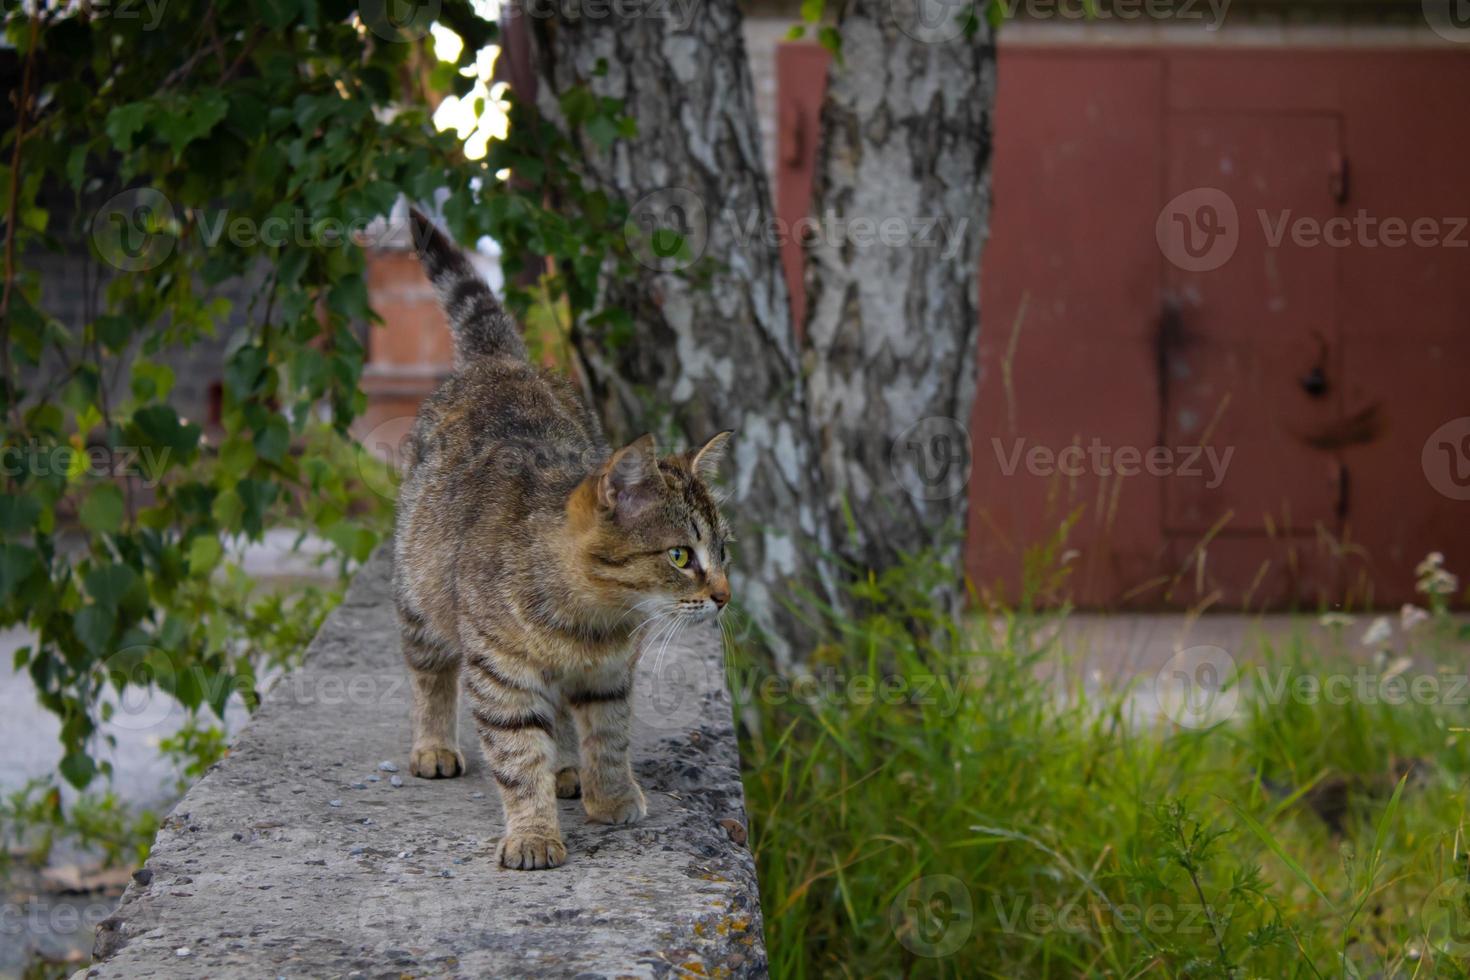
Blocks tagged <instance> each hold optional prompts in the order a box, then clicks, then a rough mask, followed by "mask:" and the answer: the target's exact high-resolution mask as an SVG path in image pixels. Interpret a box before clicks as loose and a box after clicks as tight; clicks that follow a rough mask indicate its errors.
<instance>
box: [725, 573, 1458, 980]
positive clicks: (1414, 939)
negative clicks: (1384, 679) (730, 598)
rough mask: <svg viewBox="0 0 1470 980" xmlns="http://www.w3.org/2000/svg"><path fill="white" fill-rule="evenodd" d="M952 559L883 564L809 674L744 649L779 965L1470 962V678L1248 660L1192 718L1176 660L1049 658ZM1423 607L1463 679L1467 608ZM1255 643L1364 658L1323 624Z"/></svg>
mask: <svg viewBox="0 0 1470 980" xmlns="http://www.w3.org/2000/svg"><path fill="white" fill-rule="evenodd" d="M934 574H936V572H935V570H933V569H932V568H931V569H926V568H923V567H910V568H904V569H897V570H894V571H893V572H891V573H889V574H888V575H886V576H884V577H882V578H881V579H878V580H874V581H870V582H868V583H864V584H863V585H862V587H861V589H860V593H861V594H860V596H859V598H860V600H861V601H862V602H864V603H865V608H867V609H868V610H869V611H868V612H867V613H865V614H863V615H861V616H860V617H859V618H858V619H856V620H852V619H847V620H840V619H835V618H833V619H830V621H829V627H828V629H829V632H830V634H831V641H830V642H829V643H826V644H824V645H823V646H821V647H820V648H819V649H818V650H817V651H816V654H815V655H814V657H813V659H812V662H811V664H810V669H811V671H812V673H813V677H812V678H811V679H809V680H808V682H806V683H805V686H803V685H797V686H796V687H795V688H793V687H792V686H791V683H790V681H789V679H784V680H783V679H778V678H776V677H775V675H773V674H771V673H769V671H767V670H766V669H764V668H763V667H761V666H760V665H759V664H757V663H753V662H751V661H750V660H749V659H746V658H742V657H740V656H738V655H736V654H733V653H732V663H731V668H732V679H733V680H734V686H735V688H736V691H737V694H736V699H737V702H738V703H737V712H738V717H739V718H740V720H741V722H742V729H743V732H742V745H741V749H742V757H743V760H744V764H745V767H746V772H745V789H746V796H747V803H748V806H749V808H750V818H751V837H750V842H751V846H752V848H753V850H754V853H755V855H756V860H757V864H758V869H759V874H760V885H761V892H762V896H761V900H762V907H763V911H764V916H765V929H766V939H767V945H768V952H769V955H770V963H771V972H772V975H773V976H776V977H815V976H853V977H869V976H910V975H914V976H965V977H971V976H979V977H1029V976H1038V977H1046V976H1054V977H1142V976H1148V977H1172V976H1184V977H1241V978H1244V977H1466V976H1470V935H1467V934H1466V933H1467V932H1470V915H1467V912H1470V899H1467V898H1466V894H1467V892H1470V866H1467V861H1466V849H1467V846H1470V845H1467V842H1466V840H1465V839H1464V838H1465V830H1466V828H1467V826H1470V821H1467V803H1466V786H1467V779H1470V728H1467V726H1470V708H1467V707H1466V705H1465V703H1464V702H1465V699H1466V698H1470V691H1460V692H1459V696H1458V700H1457V703H1453V704H1444V703H1438V704H1428V705H1426V704H1422V703H1417V702H1415V701H1413V700H1412V699H1411V700H1410V701H1409V703H1406V704H1401V705H1394V704H1388V703H1384V702H1383V701H1382V700H1381V699H1370V698H1363V697H1358V696H1352V697H1349V698H1346V699H1343V698H1334V699H1332V700H1331V701H1329V700H1328V699H1317V700H1316V702H1315V703H1309V702H1311V701H1312V699H1311V698H1302V697H1295V698H1293V697H1285V698H1275V699H1273V698H1272V697H1271V696H1270V694H1269V691H1268V690H1266V689H1265V685H1262V684H1260V683H1254V684H1242V685H1239V686H1238V687H1237V688H1236V690H1237V692H1238V696H1239V701H1238V704H1237V707H1236V710H1235V711H1234V713H1233V714H1232V715H1231V716H1230V717H1229V719H1228V720H1226V721H1224V722H1222V723H1221V724H1218V725H1216V726H1215V727H1212V728H1209V729H1205V730H1190V729H1187V728H1181V727H1178V726H1176V725H1174V724H1173V723H1172V722H1171V721H1169V720H1168V719H1167V718H1160V717H1159V716H1158V712H1157V710H1156V709H1155V708H1154V704H1155V702H1154V701H1153V699H1152V696H1151V692H1150V690H1149V689H1150V688H1151V684H1152V681H1151V679H1145V682H1140V683H1138V684H1135V685H1132V686H1131V688H1130V689H1125V690H1120V691H1117V692H1116V693H1110V694H1106V695H1097V694H1090V693H1088V692H1086V691H1084V690H1082V689H1081V688H1080V687H1079V686H1076V685H1073V686H1071V687H1068V688H1067V689H1065V690H1061V689H1059V688H1058V686H1057V684H1056V683H1050V684H1048V683H1042V682H1040V681H1038V680H1037V679H1036V678H1037V669H1038V667H1039V666H1041V665H1043V664H1049V663H1055V662H1056V661H1058V660H1061V661H1063V662H1064V661H1065V659H1066V657H1067V651H1065V650H1060V649H1057V648H1055V647H1053V646H1051V645H1049V644H1048V643H1047V642H1045V641H1043V640H1042V639H1041V637H1042V636H1043V635H1051V633H1050V632H1047V631H1043V630H1042V629H1041V627H1042V626H1043V625H1044V624H1045V620H1046V617H1045V616H1041V615H1028V616H1015V615H1010V616H1005V615H1001V622H1002V623H1003V624H1004V628H1003V629H996V630H991V629H985V628H978V627H977V625H976V623H975V622H970V623H967V624H965V625H961V624H957V623H956V622H955V621H953V620H951V619H949V618H947V617H946V616H945V615H943V614H941V613H940V612H938V611H936V610H935V609H933V608H932V607H931V605H930V604H929V602H928V601H927V599H926V598H925V588H926V585H925V583H926V582H927V581H930V580H931V579H930V578H928V576H932V575H934ZM1437 608H1438V609H1440V610H1441V613H1442V608H1443V604H1442V602H1440V603H1438V604H1437ZM916 635H918V636H922V637H923V639H915V636H916ZM1416 635H1418V636H1420V637H1425V636H1429V637H1435V639H1432V640H1431V641H1430V642H1425V641H1424V640H1423V639H1421V640H1420V641H1419V643H1418V648H1417V649H1416V654H1418V655H1420V656H1421V657H1422V656H1426V655H1427V656H1429V657H1438V658H1440V659H1441V661H1442V663H1443V668H1442V670H1441V673H1440V675H1439V676H1440V680H1441V682H1442V683H1441V685H1440V687H1439V690H1440V692H1441V694H1440V695H1439V700H1440V701H1441V702H1442V701H1445V700H1456V699H1455V698H1452V697H1450V695H1452V694H1453V693H1454V691H1453V690H1452V689H1453V686H1454V685H1453V683H1452V682H1446V678H1450V677H1452V676H1454V675H1463V674H1464V672H1465V671H1466V669H1467V667H1466V665H1465V659H1464V647H1463V646H1462V645H1461V644H1460V642H1459V641H1460V639H1462V638H1460V637H1457V636H1455V635H1454V627H1453V623H1452V621H1450V620H1449V619H1448V617H1446V616H1444V615H1442V614H1441V615H1439V616H1436V617H1435V619H1433V620H1432V621H1431V622H1429V623H1427V624H1425V625H1424V626H1423V627H1421V628H1420V631H1419V632H1418V633H1416ZM1454 657H1458V660H1455V659H1452V658H1454ZM1250 660H1251V663H1250V669H1249V670H1246V671H1244V673H1248V674H1254V673H1255V671H1256V670H1258V669H1265V670H1266V671H1268V674H1267V676H1268V677H1272V678H1279V677H1280V676H1282V674H1281V671H1283V670H1286V669H1290V670H1291V671H1292V672H1293V675H1294V676H1301V675H1311V676H1314V677H1325V676H1327V675H1330V674H1341V673H1344V672H1345V668H1344V665H1343V663H1342V661H1341V660H1340V659H1339V660H1337V661H1333V660H1331V659H1329V658H1328V656H1327V654H1326V653H1325V652H1322V651H1318V650H1315V649H1313V648H1311V647H1310V646H1309V645H1308V643H1307V641H1305V640H1300V641H1296V642H1294V643H1292V644H1289V645H1286V646H1285V647H1283V648H1264V647H1263V648H1262V649H1261V650H1260V651H1259V652H1255V653H1252V654H1251V658H1250ZM1425 671H1430V672H1432V671H1433V668H1432V667H1422V666H1421V667H1414V668H1411V669H1410V670H1408V671H1407V672H1406V673H1405V675H1404V676H1405V677H1410V676H1414V675H1418V674H1421V673H1424V672H1425ZM1057 676H1060V677H1063V678H1066V677H1069V676H1075V674H1074V673H1073V672H1068V671H1066V670H1062V671H1058V672H1057ZM1063 683H1066V682H1065V681H1063ZM882 685H887V687H883V686H882ZM923 685H928V686H927V689H926V690H927V696H924V694H923V693H921V692H920V690H919V689H920V687H921V686H923ZM1334 702H1342V703H1334ZM1334 828H1336V830H1335V829H1334ZM1426 906H1427V908H1428V909H1429V913H1428V914H1426V913H1425V911H1424V910H1425V909H1426ZM1451 927H1455V928H1457V929H1458V930H1460V931H1458V932H1452V931H1451ZM1456 935H1458V936H1459V937H1460V939H1462V940H1465V942H1456V941H1455V940H1454V938H1453V937H1454V936H1456Z"/></svg>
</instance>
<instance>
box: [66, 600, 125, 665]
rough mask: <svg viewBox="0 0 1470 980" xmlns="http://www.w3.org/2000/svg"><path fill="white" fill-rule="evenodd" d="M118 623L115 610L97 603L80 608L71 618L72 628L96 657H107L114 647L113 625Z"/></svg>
mask: <svg viewBox="0 0 1470 980" xmlns="http://www.w3.org/2000/svg"><path fill="white" fill-rule="evenodd" d="M116 625H117V613H116V611H115V610H112V609H108V608H107V607H105V606H99V605H97V604H96V603H92V604H90V605H86V606H83V607H82V608H80V609H78V610H77V611H76V613H75V614H74V615H73V616H72V619H71V628H72V630H73V631H74V632H75V633H76V634H77V639H78V640H80V641H81V642H82V646H84V647H86V648H87V650H88V652H89V653H91V654H92V656H94V657H105V656H107V654H108V651H109V649H110V648H111V647H112V633H113V627H115V626H116Z"/></svg>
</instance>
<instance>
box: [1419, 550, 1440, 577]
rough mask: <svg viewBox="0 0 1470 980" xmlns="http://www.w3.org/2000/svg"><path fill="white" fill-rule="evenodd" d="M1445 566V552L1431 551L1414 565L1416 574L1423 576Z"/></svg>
mask: <svg viewBox="0 0 1470 980" xmlns="http://www.w3.org/2000/svg"><path fill="white" fill-rule="evenodd" d="M1443 567H1444V553H1443V552H1439V551H1431V552H1430V553H1429V554H1427V555H1425V556H1424V560H1423V561H1421V562H1420V563H1419V564H1418V565H1416V566H1415V567H1414V574H1415V575H1417V576H1419V577H1420V578H1423V577H1424V576H1426V575H1428V574H1429V573H1430V572H1437V571H1439V570H1440V569H1441V568H1443Z"/></svg>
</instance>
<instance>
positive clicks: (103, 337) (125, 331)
mask: <svg viewBox="0 0 1470 980" xmlns="http://www.w3.org/2000/svg"><path fill="white" fill-rule="evenodd" d="M92 329H93V330H94V331H96V334H97V339H98V340H100V341H101V342H102V346H104V347H106V348H107V349H108V350H110V351H112V352H113V353H114V354H116V353H119V352H121V351H122V349H123V348H124V347H126V346H127V345H128V340H129V339H131V337H132V336H133V321H132V320H130V319H129V318H128V317H125V316H118V315H116V314H112V313H104V314H102V315H101V316H99V317H98V318H97V319H96V320H94V321H93V322H92Z"/></svg>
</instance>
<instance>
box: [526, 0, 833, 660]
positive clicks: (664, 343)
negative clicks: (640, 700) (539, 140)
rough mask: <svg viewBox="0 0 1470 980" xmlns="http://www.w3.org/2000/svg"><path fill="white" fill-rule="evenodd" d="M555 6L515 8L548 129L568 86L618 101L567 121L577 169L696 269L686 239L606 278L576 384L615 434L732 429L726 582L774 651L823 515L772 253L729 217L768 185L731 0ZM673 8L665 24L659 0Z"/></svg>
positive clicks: (781, 652) (827, 586)
mask: <svg viewBox="0 0 1470 980" xmlns="http://www.w3.org/2000/svg"><path fill="white" fill-rule="evenodd" d="M556 9H557V10H558V11H559V13H557V14H556V15H555V16H553V17H550V18H539V17H538V18H536V19H533V20H532V21H531V30H530V35H531V46H532V49H533V57H534V60H535V63H536V71H537V77H538V79H539V85H538V86H537V91H538V95H537V106H538V108H539V109H540V111H541V112H542V114H543V115H544V116H546V117H547V118H548V119H551V120H553V121H556V122H558V123H559V124H561V125H562V128H563V129H565V128H566V127H565V123H564V121H563V120H562V118H561V114H560V110H559V108H558V96H559V95H560V94H562V93H565V92H566V91H568V89H570V88H571V87H573V86H576V85H583V86H586V87H587V88H588V89H590V90H591V91H592V92H594V93H595V94H597V95H599V96H606V97H612V98H616V99H620V100H622V101H623V103H624V111H625V112H626V113H627V114H629V115H631V116H632V117H633V118H634V119H635V120H637V124H638V134H637V136H636V137H634V138H632V139H620V140H618V141H617V142H615V143H614V144H613V145H612V147H611V149H610V150H608V151H604V150H602V149H600V148H599V147H598V146H597V145H596V144H595V143H593V142H591V141H590V140H586V139H580V137H579V136H578V134H573V135H574V138H578V139H580V148H581V151H582V160H581V166H582V168H583V171H584V175H585V178H586V179H587V180H588V181H589V182H590V183H591V184H592V185H594V186H596V187H599V188H601V189H602V190H603V191H605V192H606V193H608V194H609V196H612V197H620V198H622V199H623V200H625V201H626V202H627V203H628V204H629V206H630V207H631V208H632V209H633V216H634V218H633V220H634V222H635V223H638V224H642V225H650V226H651V225H658V224H660V223H665V224H666V225H667V224H673V225H677V226H683V228H684V229H685V230H687V231H688V232H689V233H688V235H687V244H688V246H689V247H690V248H691V249H692V251H693V252H694V253H697V254H699V255H700V256H701V257H702V258H703V259H706V260H708V262H707V263H706V266H707V267H708V270H709V275H708V278H705V277H704V276H703V275H701V276H700V277H699V278H698V281H692V280H691V279H690V278H686V277H685V276H684V275H682V274H681V268H682V267H683V266H684V265H685V264H686V261H687V259H688V258H689V256H684V257H680V256H673V257H661V256H659V255H657V254H649V253H647V252H643V253H642V254H643V257H644V259H646V262H645V264H644V266H643V267H642V268H640V272H639V275H638V276H636V277H635V278H633V279H631V280H626V281H612V282H609V283H607V286H606V288H607V300H608V302H609V303H610V304H611V305H614V306H618V307H621V308H622V309H625V310H627V311H628V312H630V313H631V314H632V316H633V320H634V326H635V331H636V338H635V340H634V341H633V342H632V343H631V344H625V345H622V346H621V347H619V348H617V349H616V350H613V351H611V352H610V351H608V350H605V349H604V348H603V347H601V346H600V345H598V344H597V343H595V342H594V341H592V340H590V339H588V338H587V337H582V338H579V340H578V348H579V353H580V356H581V358H582V360H583V365H584V368H585V370H586V373H587V375H588V378H589V382H590V385H591V387H592V391H593V396H594V398H595V399H596V400H597V401H598V403H599V404H598V408H599V410H600V412H601V414H602V416H603V419H604V422H605V423H606V424H607V425H608V428H609V431H610V432H611V433H613V434H615V435H617V436H621V437H626V436H630V435H637V434H638V433H640V432H643V431H654V432H656V433H658V434H660V436H663V435H664V434H665V433H667V432H668V431H669V430H672V432H673V433H674V434H676V436H678V437H682V439H683V441H684V442H685V443H686V444H690V443H694V442H695V441H696V440H699V441H703V440H704V439H706V438H708V437H709V436H711V435H713V434H714V433H715V432H718V431H720V430H721V429H726V428H729V429H734V430H736V431H735V436H734V437H733V438H732V440H731V443H730V445H731V449H730V461H729V462H728V463H727V464H726V467H725V469H726V470H727V472H728V475H729V477H730V488H731V490H732V494H731V497H730V500H729V502H728V503H727V504H726V511H727V513H728V514H729V516H730V517H731V519H732V522H733V523H734V524H735V526H736V528H737V534H736V537H737V543H736V553H737V555H738V560H737V562H736V564H735V565H734V566H733V567H732V569H731V572H732V575H733V576H734V578H735V581H734V586H735V592H736V595H737V596H739V597H740V599H741V600H742V603H743V606H744V608H746V609H747V610H749V611H750V612H751V613H752V614H753V615H755V617H756V619H757V622H758V624H759V625H760V626H761V627H762V629H763V631H764V632H765V633H766V635H767V638H768V639H769V640H770V642H771V645H772V649H773V651H774V652H775V653H776V655H777V658H778V661H780V662H783V663H784V662H789V660H790V656H791V654H792V651H793V650H794V651H796V652H797V655H798V656H799V655H801V654H804V653H805V650H804V649H803V645H804V643H805V639H806V638H807V637H808V635H809V634H808V631H807V630H806V629H804V628H803V626H802V624H801V623H800V621H799V619H798V618H797V617H795V616H793V615H791V614H790V613H789V612H788V610H787V609H786V608H785V607H784V606H783V604H782V602H781V601H780V600H781V599H782V598H786V599H788V600H789V599H790V598H791V597H792V590H791V585H792V583H793V582H799V583H801V584H803V585H804V586H806V587H808V588H813V589H814V590H816V591H817V592H818V594H825V595H826V596H828V597H830V595H831V576H830V573H829V572H828V570H827V569H826V567H825V562H824V560H823V559H824V556H825V551H826V549H827V548H828V547H829V539H828V528H829V522H828V521H827V519H826V516H825V515H824V514H823V513H822V508H823V506H824V500H825V498H824V496H823V494H822V493H821V490H820V487H819V482H818V481H819V473H818V468H817V462H816V454H815V452H814V450H813V447H812V444H811V440H810V437H809V435H808V430H807V428H806V420H805V417H804V415H803V406H804V404H805V396H804V392H803V386H802V378H801V374H800V371H799V370H798V367H797V360H796V349H795V343H794V341H793V335H792V330H791V316H790V305H789V300H788V296H787V291H786V283H785V280H784V279H783V277H782V273H781V264H780V256H779V254H778V251H777V247H776V244H775V243H774V242H771V241H769V240H767V239H766V237H765V236H762V235H759V234H757V235H748V234H746V233H745V232H744V231H742V229H746V228H749V227H751V225H750V224H749V222H750V221H751V220H755V221H757V222H759V224H757V225H755V227H758V228H762V227H764V225H765V222H766V220H767V219H769V218H770V216H771V204H770V200H771V196H770V190H769V187H768V186H767V180H766V176H765V171H764V168H763V166H762V163H761V154H760V139H759V132H758V130H757V128H756V114H755V96H754V91H753V88H752V85H751V79H750V73H749V68H748V62H747V59H746V56H745V47H744V42H743V39H742V36H741V29H740V28H741V21H740V14H739V11H738V10H737V8H736V6H735V3H734V2H733V0H706V2H703V3H699V4H692V5H691V4H687V3H686V4H680V3H677V2H676V3H671V4H668V5H666V8H665V9H666V13H667V16H653V15H645V16H635V17H628V16H602V17H595V18H594V17H568V16H565V15H564V13H565V11H566V10H567V5H556ZM686 10H687V13H688V23H687V24H683V23H681V22H680V20H681V19H680V18H678V17H677V16H676V15H677V14H678V13H679V12H680V11H686ZM599 64H601V65H604V66H605V67H606V71H605V72H604V73H600V72H599ZM702 268H703V267H702ZM691 271H692V270H691ZM661 421H664V422H667V423H668V424H660V422H661Z"/></svg>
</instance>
